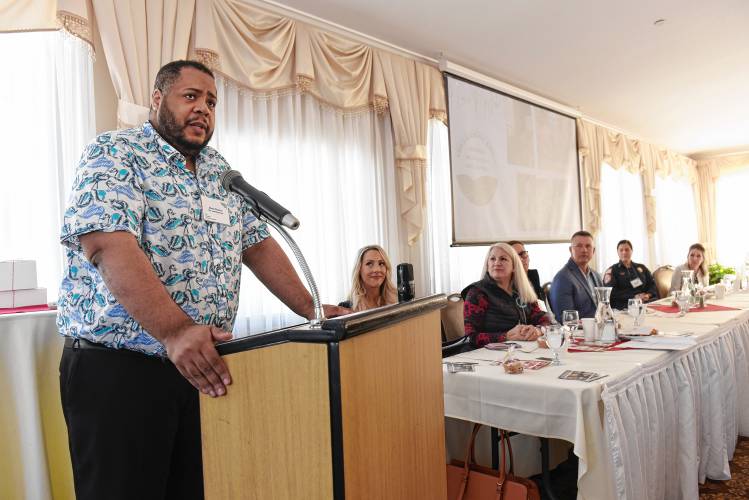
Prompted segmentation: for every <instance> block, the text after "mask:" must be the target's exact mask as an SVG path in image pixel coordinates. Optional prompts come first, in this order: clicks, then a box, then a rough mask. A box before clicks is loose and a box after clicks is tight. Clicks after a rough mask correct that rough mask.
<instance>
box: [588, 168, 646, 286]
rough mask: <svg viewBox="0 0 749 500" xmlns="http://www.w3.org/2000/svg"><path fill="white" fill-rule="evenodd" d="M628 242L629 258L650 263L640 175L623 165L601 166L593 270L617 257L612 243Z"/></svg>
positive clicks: (601, 269)
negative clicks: (618, 166) (598, 227)
mask: <svg viewBox="0 0 749 500" xmlns="http://www.w3.org/2000/svg"><path fill="white" fill-rule="evenodd" d="M625 239H626V240H629V241H631V242H632V247H633V250H634V251H633V252H632V260H633V261H635V262H640V263H643V264H645V265H646V266H648V267H651V264H650V256H649V255H648V254H649V251H648V239H647V233H646V229H645V208H644V204H643V198H642V178H641V177H640V174H633V173H631V172H629V171H628V170H627V169H625V168H620V169H618V170H614V169H613V168H612V167H611V166H610V165H608V164H607V163H604V164H603V165H602V166H601V229H600V232H599V233H598V242H597V244H596V263H597V270H598V271H599V272H601V273H603V272H604V271H605V270H606V269H607V268H608V267H609V266H611V265H612V264H616V263H617V262H618V261H619V256H618V255H617V253H616V244H617V243H618V242H619V241H620V240H625Z"/></svg>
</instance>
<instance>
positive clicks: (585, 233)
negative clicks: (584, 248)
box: [570, 231, 595, 242]
mask: <svg viewBox="0 0 749 500" xmlns="http://www.w3.org/2000/svg"><path fill="white" fill-rule="evenodd" d="M578 236H584V237H586V238H590V239H592V240H594V241H595V238H593V235H592V234H590V233H589V232H588V231H578V232H576V233H575V234H573V235H572V237H571V238H570V242H572V240H574V239H575V238H577V237H578Z"/></svg>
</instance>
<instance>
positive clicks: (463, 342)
mask: <svg viewBox="0 0 749 500" xmlns="http://www.w3.org/2000/svg"><path fill="white" fill-rule="evenodd" d="M440 319H441V321H442V357H443V358H444V357H447V356H452V355H453V354H458V353H459V352H462V351H463V350H464V349H467V348H468V347H470V344H469V340H468V337H466V332H465V328H464V327H463V297H461V296H460V294H459V293H451V294H450V295H448V296H447V306H446V307H444V308H442V309H441V310H440Z"/></svg>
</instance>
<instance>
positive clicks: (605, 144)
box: [577, 118, 698, 236]
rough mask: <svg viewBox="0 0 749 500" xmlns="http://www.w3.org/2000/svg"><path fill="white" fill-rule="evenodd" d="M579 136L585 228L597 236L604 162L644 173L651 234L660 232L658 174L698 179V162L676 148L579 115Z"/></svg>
mask: <svg viewBox="0 0 749 500" xmlns="http://www.w3.org/2000/svg"><path fill="white" fill-rule="evenodd" d="M577 138H578V151H579V154H580V159H581V165H582V172H583V181H584V186H585V193H583V219H584V221H585V227H586V228H587V229H588V230H589V231H590V232H592V233H593V234H594V235H595V234H597V233H598V231H599V230H600V229H601V164H602V163H604V162H605V163H607V164H609V165H611V167H613V168H614V169H615V170H618V169H620V168H625V169H627V170H628V171H629V172H631V173H639V174H640V175H641V176H642V187H643V200H644V205H645V220H646V227H647V230H648V234H649V235H650V236H652V235H653V234H654V233H655V231H656V199H655V197H654V196H653V189H654V188H655V176H656V175H659V176H661V177H662V178H665V177H674V178H677V179H678V178H687V179H689V180H690V182H692V183H696V182H697V178H698V176H697V167H696V163H695V161H694V160H692V159H690V158H687V157H686V156H682V155H679V154H677V153H675V152H673V151H669V150H666V149H663V148H659V147H657V146H655V145H653V144H648V143H644V142H642V141H639V140H637V139H631V138H629V137H627V136H626V135H624V134H622V133H619V132H614V131H613V130H610V129H607V128H605V127H601V126H599V125H596V124H594V123H592V122H589V121H586V120H581V119H579V118H578V119H577Z"/></svg>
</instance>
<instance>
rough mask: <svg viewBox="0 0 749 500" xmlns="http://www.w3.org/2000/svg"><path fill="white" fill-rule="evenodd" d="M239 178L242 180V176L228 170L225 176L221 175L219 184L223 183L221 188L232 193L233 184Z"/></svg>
mask: <svg viewBox="0 0 749 500" xmlns="http://www.w3.org/2000/svg"><path fill="white" fill-rule="evenodd" d="M237 177H239V178H240V179H241V178H242V174H241V173H240V172H238V171H236V170H227V171H226V172H224V173H223V174H221V177H219V182H220V183H221V187H223V188H224V189H226V190H227V191H231V189H230V188H231V183H232V181H233V180H234V179H236V178H237Z"/></svg>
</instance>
